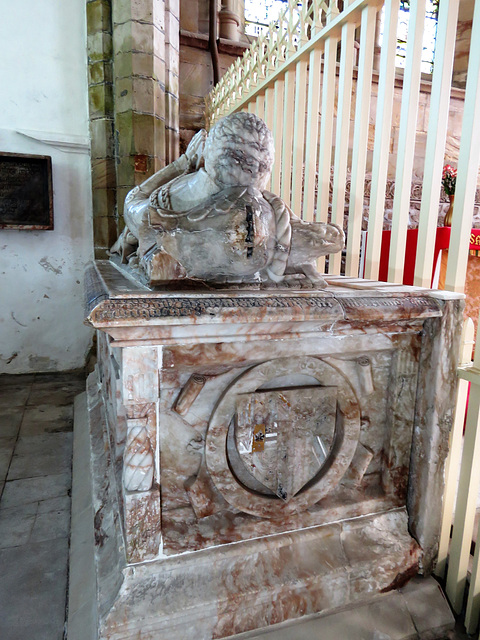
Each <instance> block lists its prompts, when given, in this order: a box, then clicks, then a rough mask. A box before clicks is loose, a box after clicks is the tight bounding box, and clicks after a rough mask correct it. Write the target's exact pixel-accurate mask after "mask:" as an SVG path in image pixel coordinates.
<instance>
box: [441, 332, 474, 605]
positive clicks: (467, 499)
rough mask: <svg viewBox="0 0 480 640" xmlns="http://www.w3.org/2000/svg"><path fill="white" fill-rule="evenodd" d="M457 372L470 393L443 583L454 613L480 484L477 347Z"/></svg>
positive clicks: (464, 579) (462, 585) (461, 591)
mask: <svg viewBox="0 0 480 640" xmlns="http://www.w3.org/2000/svg"><path fill="white" fill-rule="evenodd" d="M477 339H478V334H477ZM458 376H459V377H460V378H462V379H463V380H468V381H469V382H470V396H469V399H468V411H467V421H466V425H465V436H464V443H463V455H462V464H461V468H460V479H459V482H458V497H457V504H456V506H455V519H454V522H453V535H452V542H451V546H450V558H449V563H448V573H447V583H446V592H447V596H448V599H449V600H450V604H451V605H452V607H453V609H454V611H456V613H460V612H461V610H462V607H463V596H464V592H465V587H466V584H467V571H468V560H469V557H470V545H471V542H472V533H473V526H474V520H475V511H476V507H477V496H478V489H479V486H480V465H479V464H478V460H479V458H480V349H476V352H475V358H474V361H473V365H472V366H471V367H465V369H459V370H458Z"/></svg>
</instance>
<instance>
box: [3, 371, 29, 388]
mask: <svg viewBox="0 0 480 640" xmlns="http://www.w3.org/2000/svg"><path fill="white" fill-rule="evenodd" d="M34 379H35V374H34V373H20V374H15V375H13V374H8V373H2V374H1V375H0V389H1V388H2V387H20V386H29V385H31V384H32V383H33V381H34Z"/></svg>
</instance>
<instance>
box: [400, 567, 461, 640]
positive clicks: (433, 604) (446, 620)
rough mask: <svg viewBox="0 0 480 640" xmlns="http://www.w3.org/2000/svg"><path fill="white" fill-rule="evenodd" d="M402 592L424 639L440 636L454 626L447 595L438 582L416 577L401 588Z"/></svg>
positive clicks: (428, 639)
mask: <svg viewBox="0 0 480 640" xmlns="http://www.w3.org/2000/svg"><path fill="white" fill-rule="evenodd" d="M401 593H402V595H403V597H404V599H405V602H406V603H407V607H408V610H409V612H410V615H411V616H412V619H413V622H414V624H415V627H416V628H417V631H418V633H419V635H420V638H421V639H422V640H430V639H432V640H433V639H434V638H439V637H441V636H442V634H446V632H447V631H449V630H451V629H452V628H453V626H454V624H455V618H454V617H453V614H452V613H451V611H450V609H449V608H448V607H446V606H445V602H446V601H445V596H444V595H443V593H442V591H441V589H440V585H438V584H437V583H436V582H431V581H430V580H428V581H427V580H425V579H423V578H421V577H416V578H414V579H413V580H411V581H410V582H409V583H408V584H407V585H406V587H404V588H403V589H402V590H401ZM433 620H434V621H435V628H434V629H432V621H433Z"/></svg>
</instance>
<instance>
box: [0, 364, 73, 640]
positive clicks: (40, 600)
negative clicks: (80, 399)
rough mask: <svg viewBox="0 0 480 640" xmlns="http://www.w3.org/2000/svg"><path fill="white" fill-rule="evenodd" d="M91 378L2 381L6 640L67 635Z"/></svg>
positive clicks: (1, 567)
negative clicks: (85, 397) (76, 451)
mask: <svg viewBox="0 0 480 640" xmlns="http://www.w3.org/2000/svg"><path fill="white" fill-rule="evenodd" d="M84 389H85V379H84V375H83V374H78V373H68V374H34V375H23V376H6V375H3V376H0V638H1V640H61V639H62V638H63V637H64V629H65V610H66V591H67V573H68V547H69V535H70V490H71V466H72V435H73V434H72V430H73V399H74V397H75V396H76V395H77V394H78V393H80V392H81V391H83V390H84Z"/></svg>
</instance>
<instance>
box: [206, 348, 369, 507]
mask: <svg viewBox="0 0 480 640" xmlns="http://www.w3.org/2000/svg"><path fill="white" fill-rule="evenodd" d="M295 374H303V375H306V376H310V377H312V378H314V379H316V380H317V381H318V382H319V384H320V385H324V386H329V387H331V386H336V387H338V409H339V411H338V416H337V422H336V429H335V440H334V443H333V446H332V449H331V452H330V455H329V456H328V458H327V460H326V461H325V463H324V465H323V466H322V468H321V469H320V471H319V473H318V474H317V475H316V476H315V478H313V479H312V481H311V482H309V483H308V484H307V485H306V486H305V487H304V488H303V489H302V490H301V491H300V492H299V493H298V494H297V495H296V496H294V497H293V498H292V499H291V500H290V501H289V502H287V503H284V502H283V501H282V500H280V499H279V498H276V497H272V496H268V495H262V494H260V493H257V492H255V491H253V490H250V489H248V488H247V487H245V486H243V485H242V484H241V483H240V482H239V480H238V479H237V478H236V477H235V475H234V473H233V472H232V470H231V468H230V464H229V460H228V453H227V436H228V430H229V427H230V423H231V421H232V419H233V417H234V414H235V410H236V398H237V395H238V394H241V393H252V392H254V391H257V390H259V389H260V388H261V387H263V386H264V385H266V384H268V383H270V382H271V381H273V380H274V379H275V378H280V377H282V376H287V375H295ZM359 437H360V409H359V406H358V402H357V398H356V396H355V393H354V391H353V389H352V387H351V386H350V383H349V382H348V380H347V378H346V377H345V376H343V375H342V374H341V373H340V372H339V371H338V370H337V369H334V368H333V367H332V366H331V365H329V364H327V363H326V362H323V361H322V360H321V359H318V358H314V357H308V356H306V357H288V358H278V359H274V360H268V361H266V362H263V363H261V364H259V365H256V366H254V367H252V368H251V369H249V370H248V371H246V372H244V373H243V374H242V375H240V376H239V377H238V378H237V379H236V380H234V382H233V383H232V384H231V385H230V386H229V387H228V388H227V389H226V391H225V393H224V394H223V396H222V397H221V399H220V401H219V402H218V404H217V406H216V407H215V409H214V411H213V413H212V417H211V419H210V423H209V426H208V431H207V435H206V441H205V462H206V466H207V469H208V472H209V474H210V476H211V478H212V480H213V482H214V484H215V486H216V488H217V489H218V490H219V491H220V493H221V494H222V495H223V497H224V498H225V500H227V502H228V503H229V504H231V505H232V506H233V507H235V508H237V509H239V510H240V511H243V512H245V513H249V514H252V515H255V516H259V517H261V518H275V517H278V516H280V515H282V514H293V513H298V512H300V511H304V510H305V509H308V507H310V506H312V505H314V504H315V503H317V502H318V501H319V500H321V499H322V498H323V497H324V496H325V495H327V494H328V493H329V492H330V491H331V490H332V489H333V488H334V487H335V486H336V485H337V484H338V483H339V482H340V480H341V478H342V477H343V475H344V473H345V472H346V471H347V469H348V467H349V466H350V463H351V461H352V458H353V455H354V453H355V450H356V448H357V444H358V440H359Z"/></svg>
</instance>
